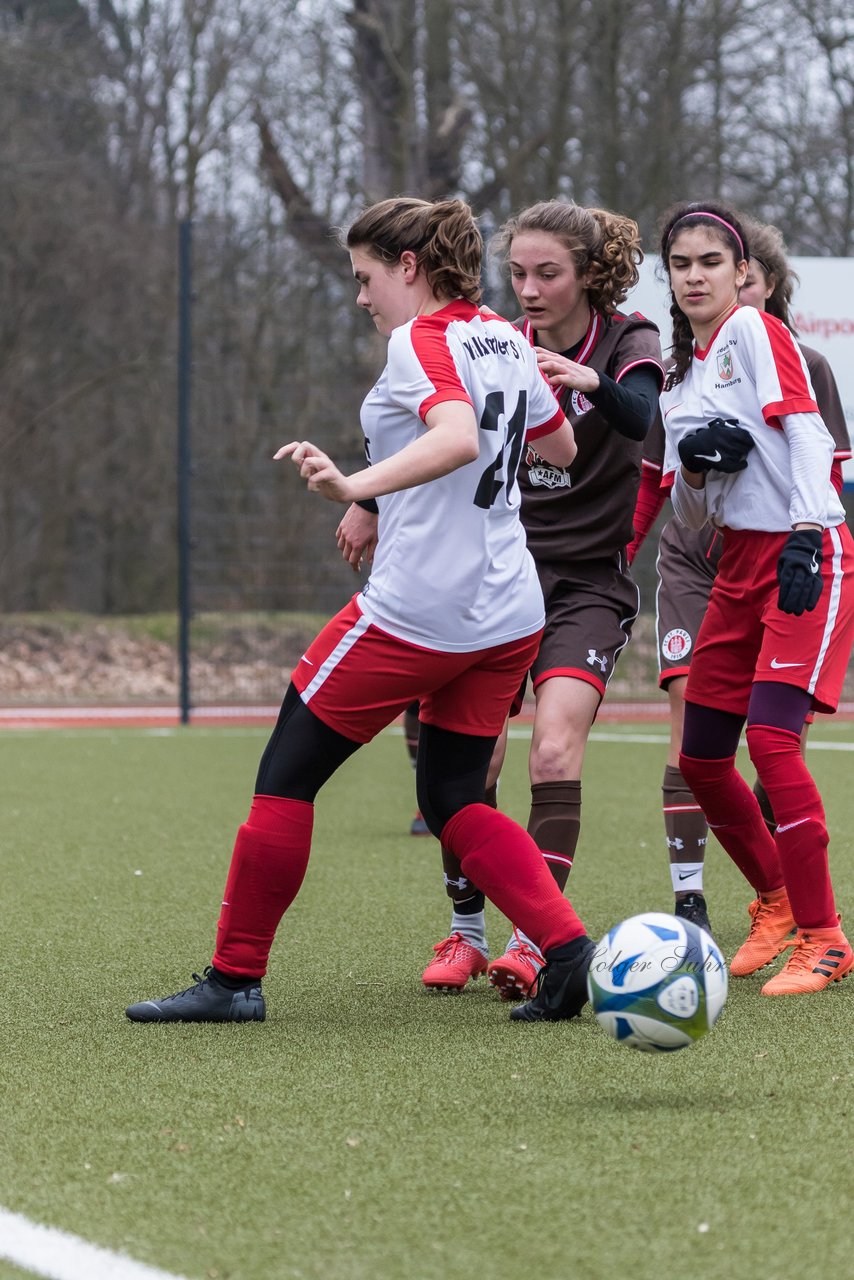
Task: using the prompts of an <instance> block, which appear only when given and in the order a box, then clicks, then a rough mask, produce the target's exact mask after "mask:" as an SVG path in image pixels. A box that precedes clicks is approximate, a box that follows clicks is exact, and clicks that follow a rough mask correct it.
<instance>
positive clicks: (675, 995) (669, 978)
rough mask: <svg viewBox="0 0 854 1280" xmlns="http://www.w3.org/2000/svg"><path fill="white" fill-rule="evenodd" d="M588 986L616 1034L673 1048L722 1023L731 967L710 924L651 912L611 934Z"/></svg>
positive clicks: (655, 1048)
mask: <svg viewBox="0 0 854 1280" xmlns="http://www.w3.org/2000/svg"><path fill="white" fill-rule="evenodd" d="M587 989H588V992H589V995H590V1003H591V1004H592V1005H593V1012H594V1014H595V1015H596V1020H597V1022H598V1023H599V1025H600V1026H601V1027H604V1029H605V1030H606V1031H607V1032H608V1035H610V1036H613V1037H614V1039H615V1040H617V1041H619V1042H620V1044H628V1045H631V1046H632V1048H633V1049H643V1050H645V1051H646V1052H647V1053H672V1052H673V1051H674V1050H675V1049H685V1048H687V1046H688V1045H689V1044H693V1043H694V1041H695V1040H699V1039H700V1038H701V1037H702V1036H704V1035H706V1033H707V1032H709V1031H711V1029H712V1027H713V1026H714V1025H715V1023H716V1022H717V1020H718V1017H719V1016H720V1012H721V1010H722V1009H723V1007H724V1002H725V1000H726V994H727V969H726V965H725V963H724V958H723V956H722V955H721V953H720V951H719V950H718V947H717V945H716V943H715V941H714V939H713V938H712V937H711V935H710V934H708V933H707V932H706V930H705V929H701V928H700V927H699V925H696V924H692V923H691V922H690V921H688V920H680V919H679V918H678V917H677V916H669V915H665V914H664V912H660V911H647V912H645V913H644V914H643V915H640V916H632V917H631V919H629V920H624V921H623V922H622V924H618V925H615V926H614V928H613V929H611V930H609V932H608V933H607V934H606V935H605V937H604V938H603V939H602V941H601V942H600V943H599V945H598V946H597V948H596V952H595V954H594V956H593V959H592V960H591V962H590V970H589V973H588V976H587Z"/></svg>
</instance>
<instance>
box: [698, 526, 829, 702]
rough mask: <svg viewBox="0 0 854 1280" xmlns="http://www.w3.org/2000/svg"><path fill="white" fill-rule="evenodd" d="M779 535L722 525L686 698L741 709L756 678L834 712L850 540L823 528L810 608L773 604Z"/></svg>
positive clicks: (780, 541) (779, 543) (748, 697)
mask: <svg viewBox="0 0 854 1280" xmlns="http://www.w3.org/2000/svg"><path fill="white" fill-rule="evenodd" d="M786 536H787V535H786V534H785V533H757V532H754V531H752V530H748V531H745V530H734V529H727V530H726V531H725V534H724V549H723V554H722V556H721V559H720V564H719V566H718V572H717V576H716V578H715V582H714V586H713V587H712V593H711V596H710V597H709V604H708V607H707V609H706V616H705V618H704V619H703V623H702V626H701V627H700V634H699V636H698V637H697V648H696V651H695V653H694V660H693V662H692V663H691V670H690V674H689V676H688V683H687V685H686V688H685V701H686V702H696V703H699V704H700V705H701V706H706V707H718V708H719V709H720V710H721V711H731V712H733V713H735V714H736V715H746V714H747V709H748V703H749V701H750V691H751V688H752V686H753V684H754V682H756V681H769V682H775V683H777V684H791V685H794V686H795V687H796V688H798V689H804V690H805V691H806V692H807V693H810V694H812V699H813V705H812V709H813V711H824V712H828V711H835V710H836V708H837V705H838V703H839V696H840V693H841V691H842V682H843V680H844V679H845V671H846V668H847V666H848V657H849V654H850V652H851V643H852V639H854V539H852V537H851V533H850V531H849V529H848V527H847V526H846V525H844V524H841V525H838V526H837V527H836V528H835V529H825V531H824V536H823V539H822V551H823V555H824V560H823V563H822V568H821V572H822V579H823V582H824V586H823V589H822V593H821V596H820V597H819V601H818V604H817V605H816V607H815V609H813V611H812V613H802V614H801V616H800V617H799V618H798V617H795V616H794V614H790V613H781V612H780V610H779V609H778V608H777V590H778V586H777V560H778V557H779V555H780V551H781V549H782V547H783V543H784V542H785V540H786Z"/></svg>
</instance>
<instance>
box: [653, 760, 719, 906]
mask: <svg viewBox="0 0 854 1280" xmlns="http://www.w3.org/2000/svg"><path fill="white" fill-rule="evenodd" d="M661 797H662V809H663V811H664V831H665V834H666V836H667V851H668V853H669V854H670V862H671V865H672V864H673V863H676V862H685V863H692V864H696V863H698V862H703V861H704V860H705V857H706V844H707V841H708V838H709V824H708V822H707V821H706V815H705V814H704V813H703V810H702V809H701V808H700V806H699V805H698V804H697V801H696V799H695V798H694V793H693V792H692V791H691V789H690V787H689V786H688V783H687V782H686V781H685V779H684V778H683V776H682V772H681V770H680V769H677V768H676V766H675V765H672V764H668V765H666V766H665V769H664V780H663V782H662V784H661ZM673 874H674V875H675V872H674V873H673ZM686 874H687V871H686ZM673 891H674V893H675V894H676V895H677V896H679V895H680V894H681V895H684V894H686V893H702V891H703V874H702V868H700V870H699V874H696V875H694V876H693V877H692V878H691V879H687V880H686V881H685V884H684V888H679V887H677V885H674V886H673Z"/></svg>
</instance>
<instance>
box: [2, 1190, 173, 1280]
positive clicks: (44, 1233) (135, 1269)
mask: <svg viewBox="0 0 854 1280" xmlns="http://www.w3.org/2000/svg"><path fill="white" fill-rule="evenodd" d="M0 1258H4V1259H5V1260H6V1261H7V1262H13V1263H14V1264H15V1265H16V1266H18V1267H22V1268H23V1269H24V1270H25V1271H31V1272H32V1273H33V1275H37V1276H46V1277H48V1280H184V1277H182V1276H176V1275H174V1273H173V1272H171V1271H169V1272H167V1271H159V1270H158V1269H157V1267H149V1266H147V1265H146V1264H145V1263H144V1262H134V1260H133V1258H128V1257H127V1256H126V1255H125V1254H123V1253H113V1252H112V1250H110V1249H102V1248H100V1247H99V1246H98V1245H94V1244H89V1243H88V1241H86V1240H81V1239H80V1237H79V1236H72V1235H69V1233H68V1232H67V1231H58V1230H57V1229H56V1228H55V1227H43V1226H40V1225H39V1223H37V1222H30V1220H29V1218H24V1217H22V1216H21V1214H19V1213H10V1212H9V1210H8V1209H2V1208H0Z"/></svg>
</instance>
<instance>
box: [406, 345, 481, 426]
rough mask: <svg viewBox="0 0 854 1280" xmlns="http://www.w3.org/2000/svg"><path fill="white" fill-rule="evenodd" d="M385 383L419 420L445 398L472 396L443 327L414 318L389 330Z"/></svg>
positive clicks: (461, 398) (466, 398)
mask: <svg viewBox="0 0 854 1280" xmlns="http://www.w3.org/2000/svg"><path fill="white" fill-rule="evenodd" d="M388 385H389V391H390V392H391V395H392V398H393V399H394V401H395V403H396V404H399V405H401V406H402V407H403V408H404V409H409V410H410V411H411V412H412V413H414V414H417V416H418V417H419V418H421V420H422V421H423V420H424V419H425V418H426V416H427V414H428V413H429V412H430V410H431V409H432V408H433V407H434V405H437V404H441V403H442V402H443V401H445V400H462V401H464V402H465V403H466V404H471V403H472V399H471V396H470V395H469V393H468V391H467V390H466V388H465V386H464V385H463V381H462V378H461V377H460V371H459V369H458V368H457V364H456V361H455V360H454V357H453V354H452V353H451V350H450V347H449V346H448V339H447V329H446V327H444V326H439V325H419V324H418V323H417V321H412V322H411V323H410V324H405V325H401V326H400V327H399V328H398V329H394V330H393V331H392V334H391V337H390V338H389V343H388Z"/></svg>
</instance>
